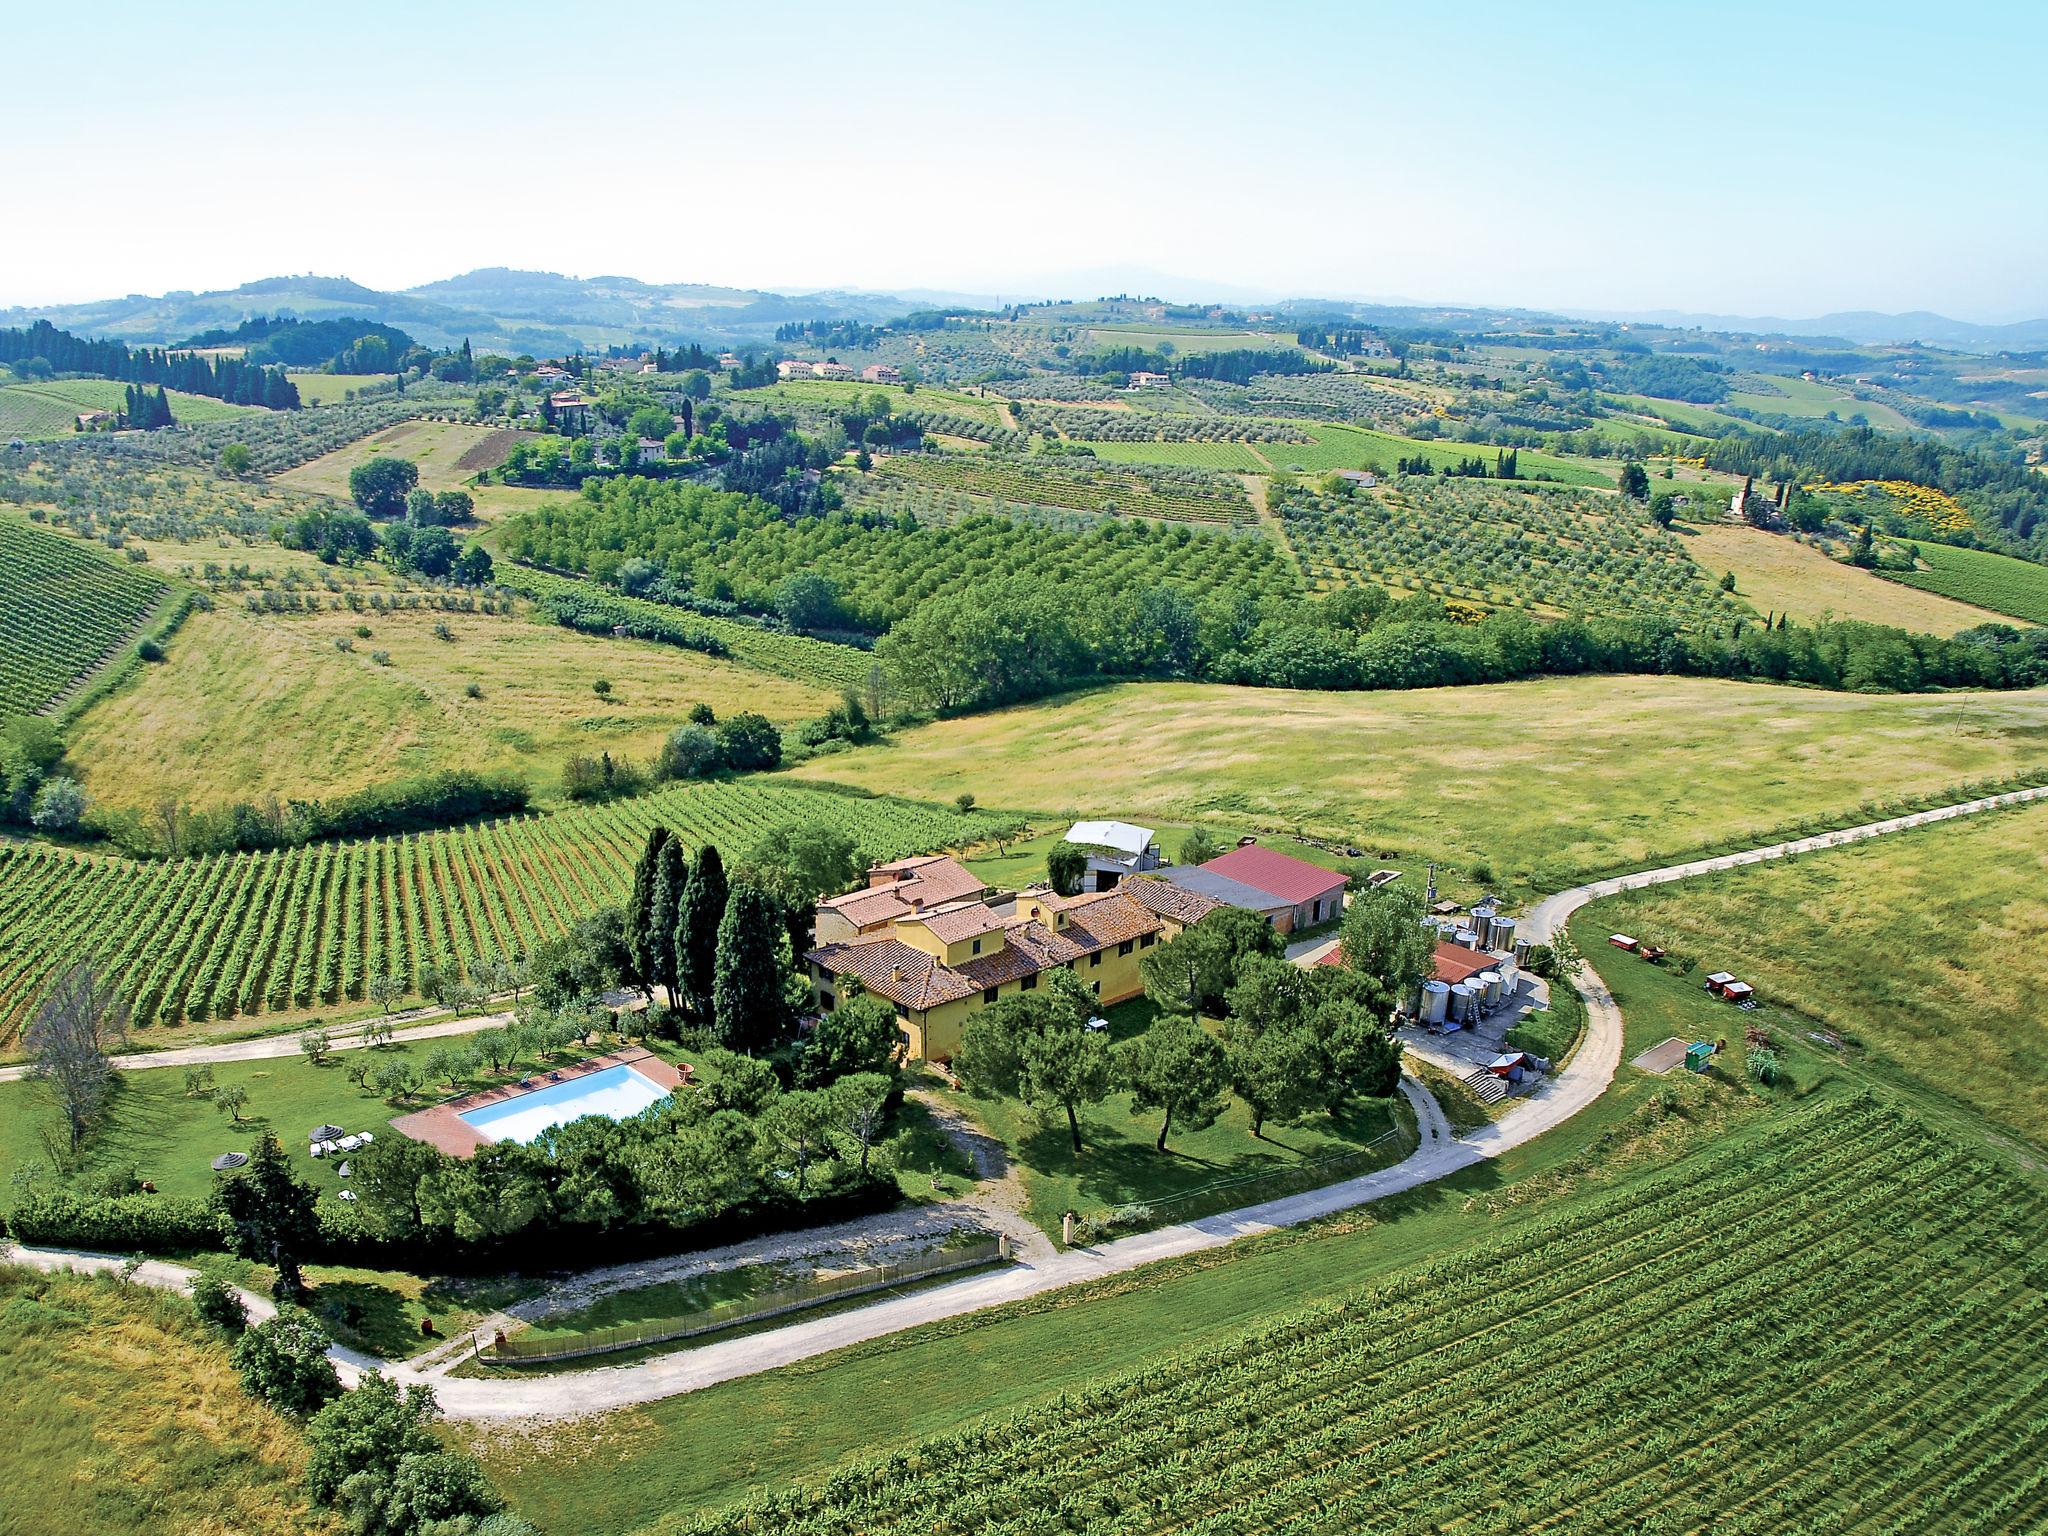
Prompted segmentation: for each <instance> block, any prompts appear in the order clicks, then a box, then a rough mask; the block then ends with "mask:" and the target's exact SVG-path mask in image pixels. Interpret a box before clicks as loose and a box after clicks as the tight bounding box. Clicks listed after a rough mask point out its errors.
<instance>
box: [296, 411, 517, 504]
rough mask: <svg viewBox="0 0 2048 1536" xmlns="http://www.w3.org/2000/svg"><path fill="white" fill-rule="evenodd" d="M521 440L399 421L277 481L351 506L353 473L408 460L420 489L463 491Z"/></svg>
mask: <svg viewBox="0 0 2048 1536" xmlns="http://www.w3.org/2000/svg"><path fill="white" fill-rule="evenodd" d="M518 439H519V434H517V433H516V432H510V431H506V430H504V429H502V428H498V427H486V426H473V425H470V424H468V423H465V422H451V421H401V422H400V423H398V425H397V426H395V427H386V428H385V429H384V430H383V431H382V432H374V433H372V434H371V435H370V436H368V437H366V438H363V439H361V440H360V441H358V442H353V443H350V444H349V445H348V446H347V447H346V448H337V449H335V450H334V452H332V453H327V454H322V455H321V456H320V457H319V458H317V459H314V460H313V461H312V462H311V463H307V464H301V465H300V466H299V467H298V468H296V469H289V470H286V471H285V472H284V473H283V474H281V475H276V476H273V477H272V478H273V479H275V480H276V482H277V483H278V484H279V485H288V486H291V487H293V488H294V489H296V490H301V491H318V492H320V493H321V494H323V495H327V496H334V497H337V498H339V499H340V500H342V501H346V500H348V476H349V471H350V470H352V469H354V468H355V467H356V466H357V465H358V464H364V463H367V462H369V461H370V460H371V459H381V458H391V459H407V460H410V461H411V462H412V463H414V464H416V465H418V466H419V472H420V484H421V485H423V486H425V487H426V488H427V489H428V490H430V491H452V490H460V489H463V488H465V487H466V486H467V485H468V484H469V481H470V480H471V478H472V477H474V476H475V475H476V474H477V473H478V472H479V471H482V470H486V469H495V468H497V467H498V465H500V464H502V463H504V462H505V455H506V454H508V453H510V452H511V451H512V445H513V444H514V443H515V442H517V441H518Z"/></svg>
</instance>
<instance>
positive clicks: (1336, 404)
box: [1182, 373, 1431, 421]
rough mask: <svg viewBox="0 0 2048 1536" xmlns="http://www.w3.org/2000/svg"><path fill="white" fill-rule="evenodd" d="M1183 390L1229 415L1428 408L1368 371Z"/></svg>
mask: <svg viewBox="0 0 2048 1536" xmlns="http://www.w3.org/2000/svg"><path fill="white" fill-rule="evenodd" d="M1410 387H1411V388H1412V386H1410ZM1182 388H1183V389H1185V390H1186V391H1187V392H1188V393H1189V394H1190V395H1192V396H1193V397H1194V398H1195V399H1196V400H1198V401H1199V402H1200V403H1201V404H1203V405H1205V406H1208V407H1210V408H1211V409H1214V410H1218V411H1223V412H1226V413H1228V414H1230V415H1232V416H1269V417H1270V416H1283V417H1300V416H1313V417H1316V418H1317V419H1319V420H1325V421H1358V420H1362V419H1367V418H1371V419H1377V420H1393V419H1395V418H1398V417H1402V416H1410V415H1413V414H1414V413H1415V412H1417V411H1424V410H1427V409H1429V407H1430V404H1431V401H1430V400H1429V399H1428V398H1427V397H1426V396H1424V395H1422V394H1420V393H1407V392H1404V390H1403V388H1401V387H1399V386H1396V385H1394V384H1391V383H1388V382H1385V381H1384V380H1383V379H1381V377H1380V376H1379V375H1376V374H1370V373H1305V374H1280V373H1263V374H1257V375H1255V376H1254V377H1253V379H1252V381H1251V383H1249V384H1229V383H1225V382H1223V381H1222V380H1220V379H1189V380H1187V381H1185V382H1184V383H1183V385H1182Z"/></svg>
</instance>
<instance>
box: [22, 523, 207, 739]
mask: <svg viewBox="0 0 2048 1536" xmlns="http://www.w3.org/2000/svg"><path fill="white" fill-rule="evenodd" d="M169 590H170V589H169V588H168V587H167V586H166V585H165V584H164V583H163V582H162V581H161V580H159V579H158V578H157V577H155V576H152V575H150V574H149V573H148V572H147V571H144V570H142V569H141V568H140V567H139V566H136V565H132V564H117V563H116V562H115V560H114V559H113V558H102V557H101V556H100V555H98V554H95V553H93V552H92V551H91V550H89V549H86V548H84V547H83V546H82V545H80V544H79V543H77V542H75V541H73V540H71V539H67V538H63V537H61V536H60V535H57V534H54V533H44V532H42V531H41V530H40V529H37V528H32V527H29V526H28V525H26V524H24V523H18V522H15V521H13V520H12V519H11V518H0V634H4V635H5V636H6V644H5V646H4V647H0V715H5V714H10V713H13V714H31V713H34V712H35V711H38V710H41V709H44V708H47V707H48V706H49V704H50V703H51V702H52V701H53V700H55V699H57V698H59V697H60V696H62V695H63V694H64V692H65V691H66V690H67V689H69V688H70V687H71V685H72V684H73V683H75V682H76V681H77V680H78V679H79V678H80V677H82V676H84V675H85V674H86V673H88V672H91V671H92V670H93V669H94V668H96V667H98V666H99V665H100V663H102V662H103V661H105V660H106V658H107V657H108V655H110V654H111V653H112V652H113V651H114V650H116V649H117V648H118V647H119V646H120V645H121V643H122V642H123V641H124V640H126V639H127V637H128V636H129V635H130V634H132V633H133V632H134V630H135V628H136V626H137V625H138V624H140V623H141V622H142V620H143V619H144V617H145V616H147V615H148V613H149V612H150V610H151V609H153V608H155V607H156V605H157V604H158V603H160V602H161V601H163V599H164V596H165V594H166V593H167V592H168V591H169Z"/></svg>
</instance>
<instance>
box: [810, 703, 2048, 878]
mask: <svg viewBox="0 0 2048 1536" xmlns="http://www.w3.org/2000/svg"><path fill="white" fill-rule="evenodd" d="M2026 769H2048V690H2034V691H2030V692H2019V693H1984V694H1947V695H1920V696H1910V695H1898V696H1870V695H1855V694H1840V693H1822V692H1819V691H1816V690H1808V689H1791V688H1776V687H1771V686H1768V685H1762V684H1746V683H1731V682H1721V681H1716V680H1710V679H1681V678H1649V677H1630V678H1570V679H1556V680H1542V681H1534V682H1525V683H1507V684H1501V685H1497V686H1491V687H1480V688H1461V689H1422V690H1418V691H1415V692H1408V693H1348V694H1345V693H1298V692H1287V691H1283V690H1278V689H1239V688H1228V687H1220V686H1214V685H1204V684H1195V683H1185V684H1183V683H1167V684H1133V685H1126V686H1122V687H1114V688H1104V689H1099V690H1095V691H1092V692H1089V693H1085V694H1080V695H1075V696H1071V697H1069V698H1067V699H1064V700H1055V701H1049V702H1045V703H1040V704H1035V705H1027V706H1023V707H1020V708H1016V709H1010V710H1004V711H1001V712H999V713H994V714H987V715H979V716H974V717H971V718H964V719H958V720H947V721H941V722H938V723H936V724H933V725H929V726H923V727H920V728H918V729H915V730H912V731H907V732H904V733H903V734H902V735H900V736H899V737H897V738H896V739H895V740H893V741H891V742H888V743H886V744H883V745H880V746H876V747H870V748H862V749H859V750H856V751H852V752H847V753H841V754H838V755H835V756H833V757H832V758H830V759H826V760H821V761H819V762H818V763H815V764H810V765H806V766H804V767H801V768H798V769H796V770H795V773H796V774H797V776H799V777H807V776H808V777H819V778H830V779H835V780H839V781H842V782H847V783H857V784H861V785H864V786H866V787H868V788H871V789H877V790H891V791H896V792H914V793H917V794H920V795H927V796H933V797H937V798H950V797H951V796H953V795H956V794H959V793H961V792H963V791H964V792H967V793H971V794H973V795H975V796H976V797H977V798H978V799H979V801H980V803H981V804H983V805H989V806H1004V807H1012V808H1016V809H1019V810H1029V811H1039V812H1045V813H1048V814H1054V815H1056V814H1060V813H1067V812H1078V813H1080V814H1083V815H1098V814H1104V812H1103V810H1102V808H1103V807H1115V808H1116V814H1119V815H1126V816H1137V817H1141V818H1142V817H1157V818H1159V819H1160V820H1162V821H1166V822H1172V823H1176V824H1181V823H1187V822H1192V821H1199V820H1219V821H1220V820H1233V821H1242V822H1245V823H1249V824H1252V825H1255V826H1259V827H1262V828H1264V829H1265V830H1267V831H1271V832H1288V831H1293V830H1296V829H1301V830H1306V831H1308V832H1310V833H1313V834H1318V835H1327V836H1331V837H1336V838H1340V839H1343V840H1346V841H1350V842H1354V843H1356V844H1357V845H1358V846H1360V847H1361V848H1364V849H1366V850H1367V851H1368V852H1377V853H1386V854H1389V855H1391V856H1392V857H1393V858H1394V860H1395V861H1396V862H1401V861H1406V862H1407V864H1408V866H1409V867H1410V868H1411V870H1413V871H1414V872H1415V873H1416V874H1418V875H1419V873H1420V864H1421V862H1422V861H1424V860H1429V859H1434V860H1438V861H1440V862H1443V863H1445V864H1447V865H1448V866H1450V870H1451V872H1452V874H1451V878H1456V879H1460V880H1469V881H1471V882H1472V883H1474V884H1482V885H1484V884H1491V885H1496V886H1500V887H1505V888H1507V889H1510V890H1514V891H1519V892H1523V893H1530V892H1536V891H1547V890H1552V889H1558V888H1561V887H1563V886H1565V885H1569V884H1571V883H1573V881H1574V880H1575V879H1576V878H1578V877H1580V876H1583V875H1585V874H1587V873H1589V872H1593V871H1606V870H1613V869H1617V868H1622V867H1634V866H1638V865H1642V864H1647V863H1651V862H1655V861H1659V860H1661V859H1663V858H1665V857H1667V856H1670V855H1675V854H1681V853H1685V852H1687V851H1689V850H1691V849H1694V848H1697V847H1699V846H1701V845H1702V844H1706V843H1715V844H1718V843H1722V842H1725V841H1728V840H1731V839H1750V838H1754V837H1756V836H1758V835H1760V834H1762V833H1766V832H1771V831H1776V830H1778V829H1781V828H1784V827H1787V826H1791V825H1795V824H1797V823H1799V822H1801V821H1803V820H1808V819H1812V818H1819V817H1822V816H1829V815H1833V814H1835V813H1838V812H1852V811H1854V810H1856V809H1857V807H1859V806H1860V805H1862V804H1863V803H1864V802H1866V801H1873V800H1881V799H1886V798H1890V797H1896V796H1903V795H1913V794H1925V793H1930V792H1934V791H1939V790H1942V789H1945V788H1947V787H1950V786H1953V785H1955V784H1958V783H1960V782H1962V781H1964V780H1975V779H1986V778H1994V777H2003V776H2006V775H2010V774H2014V773H2017V772H2020V771H2021V770H2026Z"/></svg>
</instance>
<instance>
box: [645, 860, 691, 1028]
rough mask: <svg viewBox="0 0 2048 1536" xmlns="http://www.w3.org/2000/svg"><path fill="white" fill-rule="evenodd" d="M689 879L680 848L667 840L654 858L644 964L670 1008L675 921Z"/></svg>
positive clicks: (673, 992)
mask: <svg viewBox="0 0 2048 1536" xmlns="http://www.w3.org/2000/svg"><path fill="white" fill-rule="evenodd" d="M689 878H690V866H689V864H688V862H687V861H685V859H684V858H683V845H682V844H681V843H679V842H677V841H676V840H675V839H674V838H670V839H669V840H668V841H667V842H665V843H663V844H662V845H661V852H660V853H659V854H658V855H657V856H656V859H655V865H654V898H653V900H652V901H650V902H649V903H648V907H647V965H648V978H649V980H650V981H652V982H653V983H655V984H656V985H658V986H659V987H660V988H661V989H662V991H664V992H666V993H667V994H668V1005H669V1007H671V1008H673V1007H675V1006H676V918H677V917H678V915H680V913H681V912H682V908H683V886H684V885H685V884H686V883H687V882H688V880H689Z"/></svg>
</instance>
